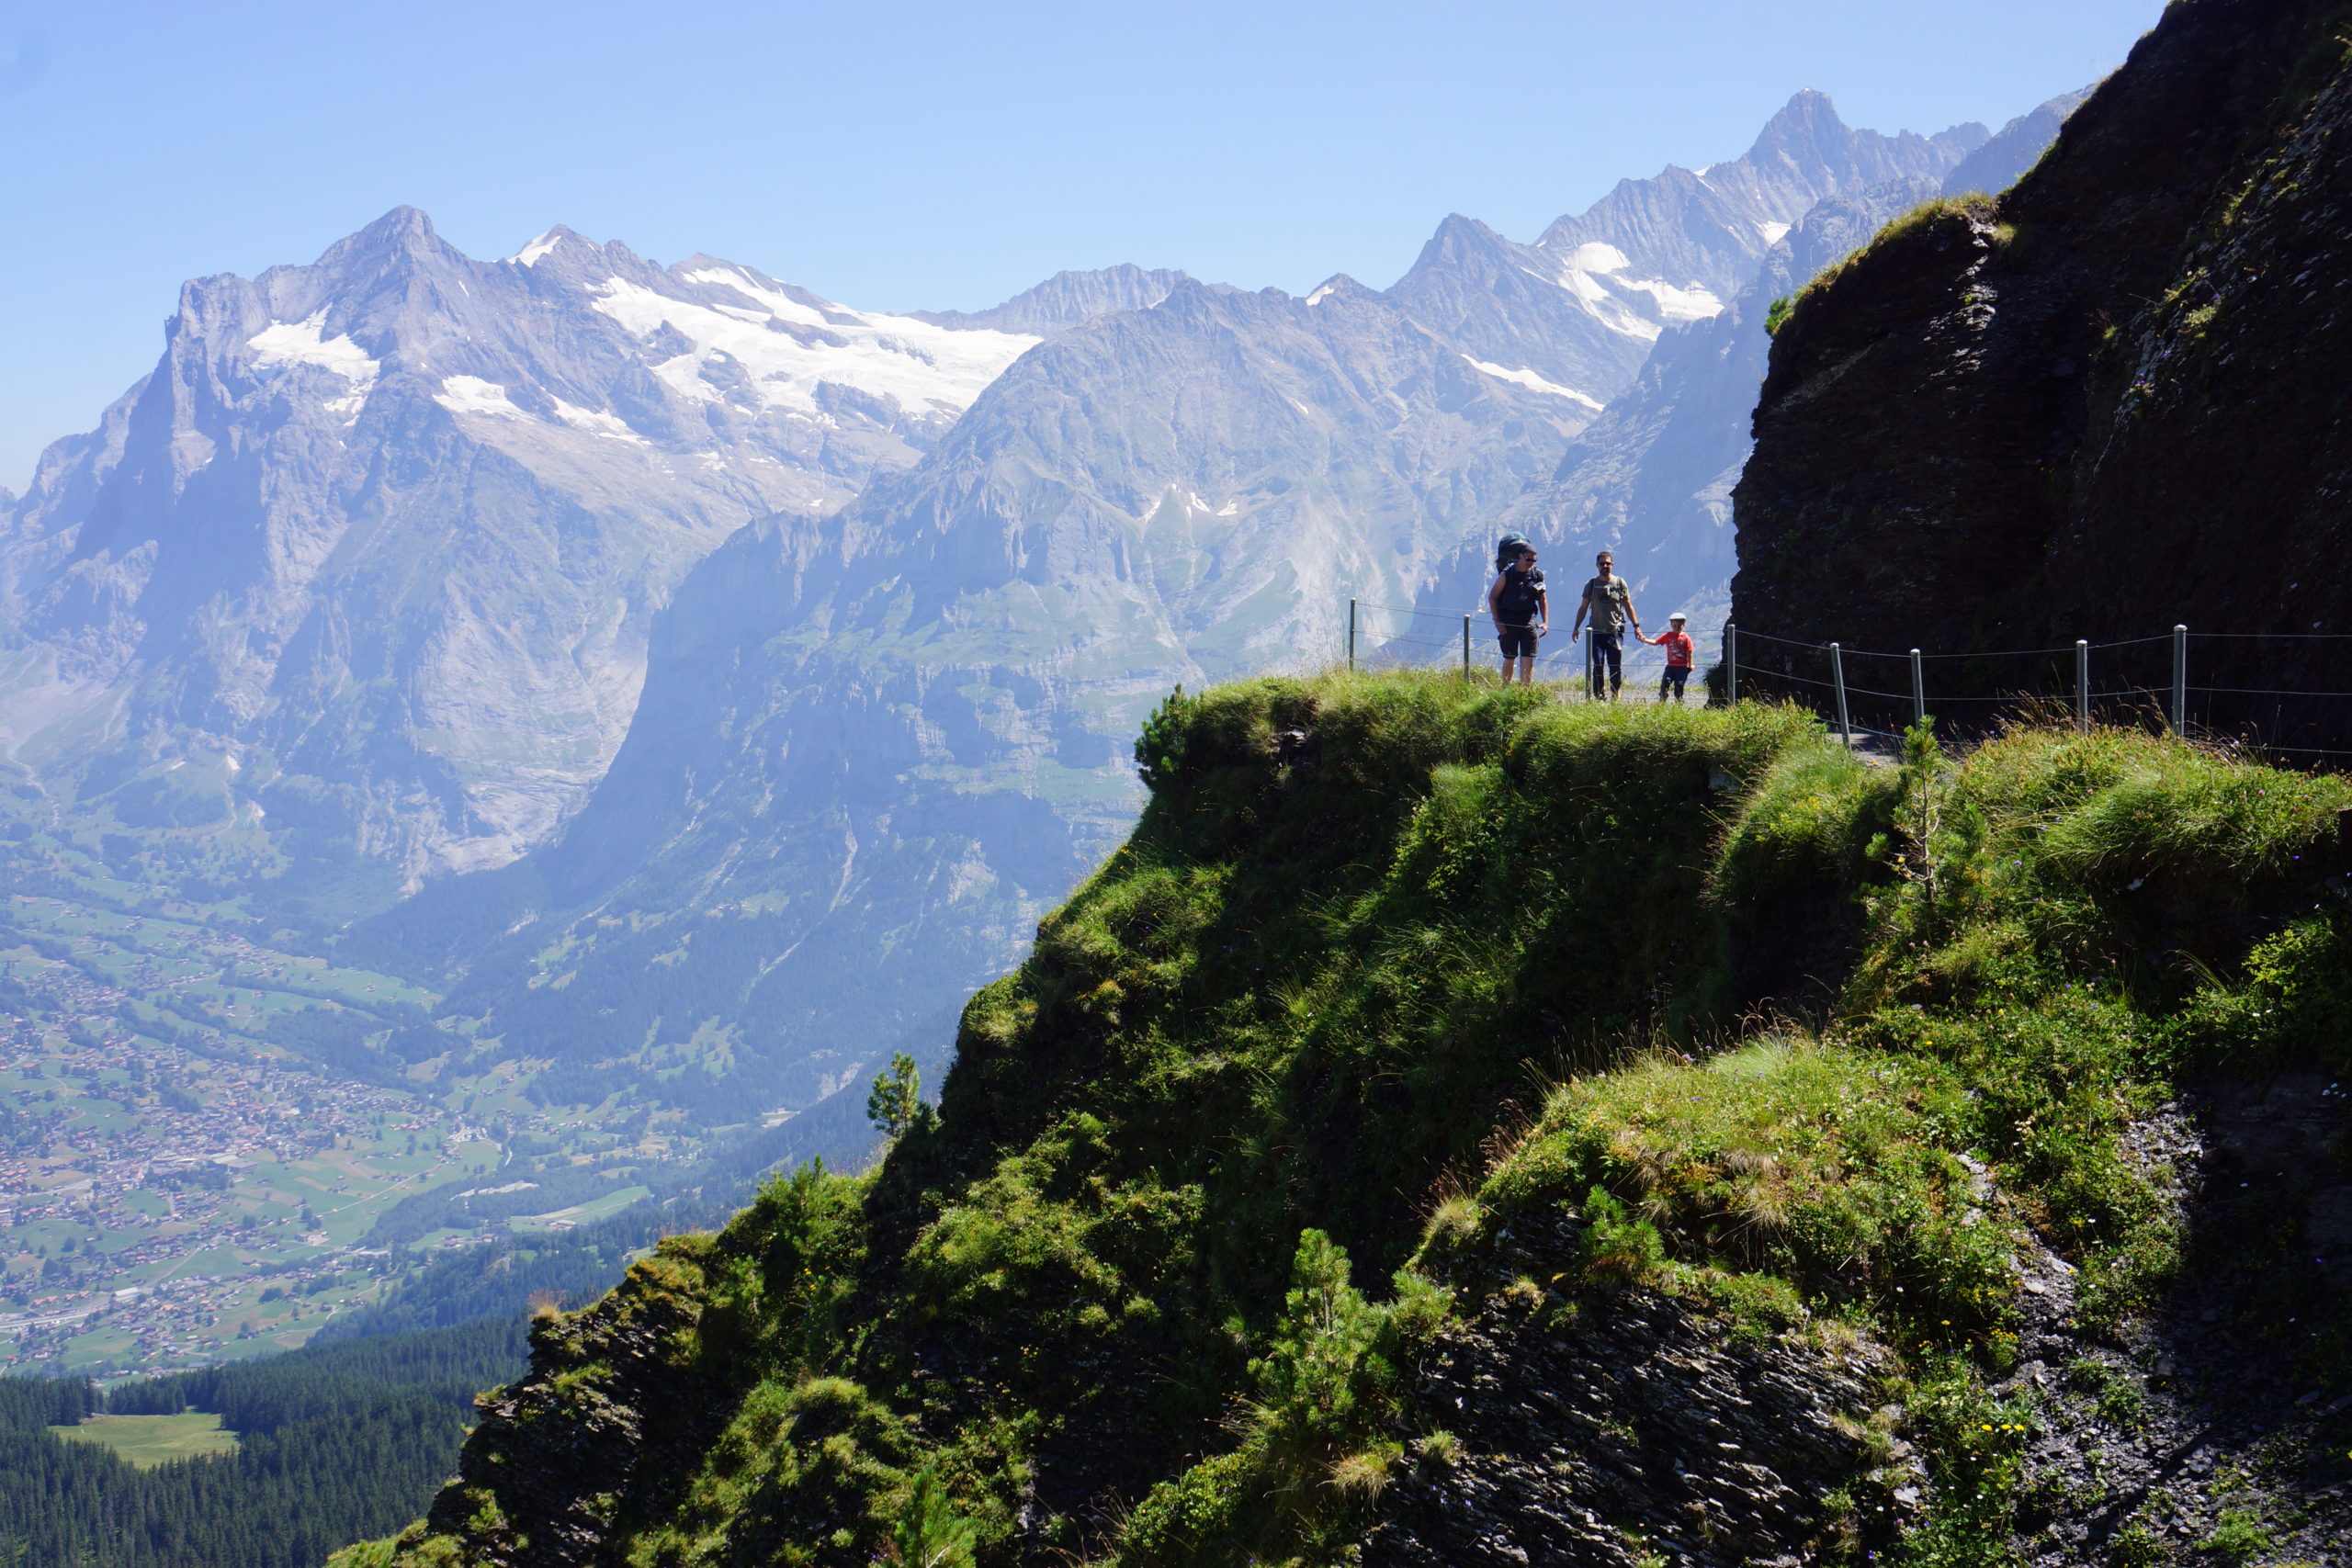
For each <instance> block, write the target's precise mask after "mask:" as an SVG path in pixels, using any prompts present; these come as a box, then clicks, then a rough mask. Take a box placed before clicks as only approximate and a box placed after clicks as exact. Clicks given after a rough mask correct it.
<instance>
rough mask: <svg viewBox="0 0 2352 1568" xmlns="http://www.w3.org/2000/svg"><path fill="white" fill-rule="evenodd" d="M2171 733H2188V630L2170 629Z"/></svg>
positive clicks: (2181, 627) (2186, 628)
mask: <svg viewBox="0 0 2352 1568" xmlns="http://www.w3.org/2000/svg"><path fill="white" fill-rule="evenodd" d="M2172 732H2173V733H2174V734H2175V735H2187V734H2188V627H2187V626H2175V627H2173V629H2172Z"/></svg>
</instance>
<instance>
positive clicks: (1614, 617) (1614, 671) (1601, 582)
mask: <svg viewBox="0 0 2352 1568" xmlns="http://www.w3.org/2000/svg"><path fill="white" fill-rule="evenodd" d="M1592 564H1593V565H1594V566H1595V567H1596V568H1598V569H1599V570H1598V573H1597V574H1596V575H1595V576H1594V578H1593V579H1592V581H1589V582H1588V583H1586V584H1585V585H1584V597H1583V599H1582V600H1581V601H1579V602H1578V604H1577V624H1576V625H1575V626H1571V627H1569V628H1568V640H1569V641H1570V642H1574V641H1576V640H1577V633H1578V632H1579V631H1581V630H1582V629H1583V627H1584V623H1585V617H1586V616H1587V615H1589V616H1591V617H1592V640H1591V641H1590V642H1589V643H1587V644H1586V645H1585V665H1584V667H1585V677H1586V685H1587V689H1588V690H1589V692H1590V693H1591V694H1592V695H1593V696H1594V697H1595V698H1598V697H1600V694H1601V693H1600V667H1601V665H1602V664H1603V663H1606V664H1607V665H1608V666H1609V699H1610V701H1611V702H1614V701H1616V700H1617V694H1618V693H1620V692H1622V691H1623V690H1624V689H1625V628H1626V626H1632V627H1633V628H1634V636H1635V637H1639V636H1640V635H1641V632H1642V617H1641V616H1640V615H1638V614H1636V613H1635V612H1634V593H1633V590H1632V589H1630V588H1627V587H1626V586H1625V580H1624V579H1623V578H1622V577H1620V576H1618V575H1617V571H1616V558H1615V557H1614V556H1612V555H1611V554H1610V553H1609V552H1608V551H1607V550H1603V551H1601V552H1600V554H1599V555H1597V556H1595V557H1594V558H1593V560H1592Z"/></svg>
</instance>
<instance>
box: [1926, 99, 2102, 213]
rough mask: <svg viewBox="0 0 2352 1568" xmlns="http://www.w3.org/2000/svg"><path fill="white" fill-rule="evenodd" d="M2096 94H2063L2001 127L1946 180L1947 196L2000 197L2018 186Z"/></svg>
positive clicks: (1954, 168) (1957, 166) (1955, 167)
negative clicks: (1984, 194) (2069, 118)
mask: <svg viewBox="0 0 2352 1568" xmlns="http://www.w3.org/2000/svg"><path fill="white" fill-rule="evenodd" d="M2092 90H2093V89H2091V88H2089V87H2085V88H2084V89H2083V90H2082V91H2081V92H2079V93H2061V94H2060V95H2059V96H2056V97H2054V98H2052V99H2051V100H2050V101H2049V102H2048V103H2046V104H2042V105H2041V106H2039V107H2036V108H2034V109H2032V110H2031V111H2030V112H2028V113H2026V114H2021V115H2019V116H2018V117H2017V118H2015V119H2013V120H2011V121H2009V123H2008V124H2007V125H2005V126H2003V127H2001V129H2000V130H1997V131H1996V132H1994V133H1993V138H1992V140H1991V141H1987V142H1985V145H1984V146H1982V147H1979V148H1978V149H1976V151H1975V152H1971V153H1970V154H1969V155H1968V156H1967V157H1965V158H1962V160H1961V161H1960V163H1959V164H1957V165H1955V166H1954V167H1953V169H1952V171H1951V174H1949V175H1945V176H1944V190H1945V192H1946V193H1947V194H1948V195H1951V196H1964V195H1966V194H1967V193H1968V192H1970V191H1985V192H1988V193H1996V192H1999V191H2005V190H2007V189H2008V188H2009V187H2010V186H2013V185H2015V184H2017V183H2018V180H2019V179H2020V178H2022V177H2023V176H2024V175H2025V172H2026V171H2027V170H2028V169H2030V168H2032V167H2033V166H2034V164H2038V163H2040V162H2041V155H2042V154H2043V153H2044V152H2048V151H2050V144H2051V143H2052V142H2053V141H2057V140H2058V131H2059V128H2060V127H2062V126H2064V124H2065V123H2066V117H2067V116H2069V115H2071V114H2073V113H2074V112H2075V110H2076V109H2078V108H2080V107H2083V104H2084V101H2085V100H2086V99H2087V98H2089V96H2091V93H2092Z"/></svg>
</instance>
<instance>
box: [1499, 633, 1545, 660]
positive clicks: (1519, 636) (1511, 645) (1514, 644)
mask: <svg viewBox="0 0 2352 1568" xmlns="http://www.w3.org/2000/svg"><path fill="white" fill-rule="evenodd" d="M1499 635H1500V637H1501V638H1502V645H1503V657H1504V658H1505V659H1532V658H1534V657H1535V644H1536V641H1537V638H1536V635H1535V628H1534V627H1533V626H1505V627H1504V628H1503V629H1502V631H1501V633H1500V634H1499Z"/></svg>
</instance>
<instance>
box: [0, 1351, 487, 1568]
mask: <svg viewBox="0 0 2352 1568" xmlns="http://www.w3.org/2000/svg"><path fill="white" fill-rule="evenodd" d="M527 1359H528V1349H527V1344H526V1334H525V1326H524V1321H523V1319H522V1318H521V1316H520V1315H519V1314H517V1315H513V1316H507V1317H501V1318H484V1319H480V1320H477V1321H475V1322H473V1323H469V1324H465V1325H461V1326H458V1327H455V1328H446V1329H439V1330H435V1331H429V1332H423V1333H411V1334H399V1335H390V1336H385V1337H379V1338H372V1339H357V1340H346V1341H342V1342H339V1343H334V1344H328V1345H319V1346H311V1347H306V1348H303V1349H300V1350H295V1351H290V1352H288V1354H286V1355H283V1356H275V1357H270V1358H267V1359H261V1360H255V1361H247V1362H243V1363H240V1364H237V1365H232V1366H226V1367H214V1368H209V1369H206V1370H204V1371H194V1372H182V1373H178V1374H176V1375H174V1376H171V1377H166V1378H157V1379H153V1380H150V1381H147V1382H136V1383H130V1384H125V1385H123V1386H120V1387H119V1388H116V1389H114V1390H111V1391H104V1392H102V1391H100V1390H99V1389H98V1388H97V1387H96V1385H95V1384H93V1383H90V1382H86V1381H65V1380H43V1379H33V1378H0V1562H6V1563H8V1564H10V1565H11V1568H317V1565H318V1564H319V1563H320V1562H323V1561H324V1560H325V1558H326V1556H327V1554H328V1553H329V1552H331V1551H334V1550H335V1549H337V1548H338V1547H342V1546H346V1545H349V1544H350V1543H351V1542H353V1541H355V1540H367V1539H368V1538H371V1537H375V1536H380V1535H385V1534H388V1533H390V1531H393V1530H396V1529H400V1528H401V1526H402V1525H404V1524H406V1523H407V1522H408V1521H409V1520H411V1519H413V1518H414V1517H416V1516H417V1515H418V1514H420V1513H422V1512H423V1511H424V1506H425V1505H426V1504H427V1503H428V1502H430V1501H431V1499H432V1496H433V1494H434V1492H435V1490H436V1489H437V1488H438V1487H439V1486H440V1485H441V1483H443V1482H444V1481H445V1480H447V1478H448V1476H449V1474H450V1473H451V1472H452V1471H454V1470H455V1469H456V1466H457V1459H458V1446H459V1445H460V1444H461V1443H462V1442H463V1441H464V1440H465V1434H466V1431H467V1429H468V1427H469V1426H470V1425H471V1424H472V1419H473V1398H474V1395H475V1393H478V1392H479V1391H481V1390H482V1389H485V1388H490V1387H492V1386H494V1385H496V1384H499V1383H502V1382H507V1381H509V1380H511V1379H513V1378H515V1376H517V1375H519V1374H520V1373H521V1371H523V1369H524V1366H525V1365H526V1361H527ZM187 1410H202V1411H210V1412H213V1413H215V1414H218V1415H219V1416H220V1418H221V1423H222V1425H223V1426H226V1427H230V1428H232V1429H233V1430H234V1431H235V1432H236V1433H237V1435H238V1447H237V1450H236V1451H235V1452H233V1453H227V1454H217V1455H209V1456H206V1457H204V1458H200V1459H186V1460H175V1461H170V1462H168V1463H165V1464H163V1465H159V1466H157V1467H156V1468H154V1469H153V1470H141V1469H139V1468H137V1467H136V1466H133V1465H131V1464H130V1463H128V1462H127V1461H123V1460H121V1459H119V1458H117V1457H116V1455H115V1454H114V1453H113V1452H112V1451H111V1450H108V1449H106V1448H104V1447H102V1446H100V1445H98V1444H96V1443H90V1442H82V1441H74V1440H69V1439H66V1438H62V1437H60V1436H59V1435H58V1434H56V1433H55V1432H53V1431H51V1429H50V1428H51V1427H57V1426H66V1425H72V1424H74V1423H75V1422H78V1421H80V1420H82V1419H83V1418H84V1417H85V1416H89V1415H92V1414H95V1413H97V1412H100V1411H103V1412H106V1413H107V1414H111V1415H119V1416H120V1415H149V1416H168V1415H176V1414H178V1413H180V1412H183V1411H187Z"/></svg>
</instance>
